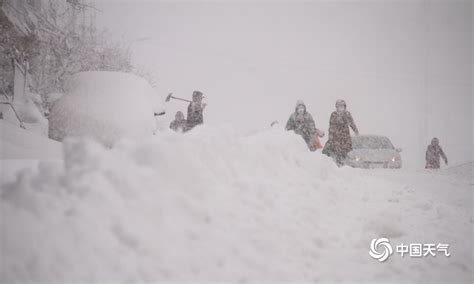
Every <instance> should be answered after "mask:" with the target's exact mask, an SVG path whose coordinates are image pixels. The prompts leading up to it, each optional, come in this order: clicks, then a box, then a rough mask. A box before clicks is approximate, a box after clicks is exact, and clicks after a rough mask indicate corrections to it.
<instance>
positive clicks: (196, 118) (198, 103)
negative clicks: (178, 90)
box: [186, 91, 206, 130]
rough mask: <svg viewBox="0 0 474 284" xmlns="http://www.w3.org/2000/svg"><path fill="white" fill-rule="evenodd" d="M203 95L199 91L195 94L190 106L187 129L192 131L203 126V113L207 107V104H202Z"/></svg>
mask: <svg viewBox="0 0 474 284" xmlns="http://www.w3.org/2000/svg"><path fill="white" fill-rule="evenodd" d="M203 97H204V96H203V95H202V93H201V92H199V91H194V92H193V101H192V102H191V103H189V106H188V117H187V119H186V120H187V128H188V130H191V129H192V128H194V127H195V126H196V125H199V124H203V123H204V118H203V112H204V108H205V107H206V104H205V103H202V99H203Z"/></svg>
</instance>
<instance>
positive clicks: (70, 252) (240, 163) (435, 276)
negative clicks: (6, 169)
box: [0, 126, 473, 283]
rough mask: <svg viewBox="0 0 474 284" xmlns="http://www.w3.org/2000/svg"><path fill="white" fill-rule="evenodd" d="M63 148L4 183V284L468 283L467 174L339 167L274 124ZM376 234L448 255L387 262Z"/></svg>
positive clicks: (0, 208) (0, 204)
mask: <svg viewBox="0 0 474 284" xmlns="http://www.w3.org/2000/svg"><path fill="white" fill-rule="evenodd" d="M64 144H65V147H64V153H65V156H64V159H65V160H64V168H61V169H60V170H58V169H57V168H54V167H50V166H49V165H47V164H40V165H39V167H38V168H37V169H36V170H35V171H23V172H21V173H20V174H19V176H18V178H17V180H16V181H15V182H13V183H10V184H6V185H3V186H2V188H1V191H0V216H1V226H2V227H1V231H2V234H3V236H2V242H0V251H1V252H2V261H1V262H0V268H1V269H0V271H1V272H2V274H1V279H2V281H3V282H5V283H12V282H22V283H28V282H49V283H52V282H56V283H58V282H60V283H73V282H74V283H76V282H83V283H91V282H100V283H112V282H113V283H125V282H127V283H132V282H135V283H136V282H149V281H152V282H153V281H165V282H171V281H175V282H178V281H193V282H197V281H200V282H203V281H219V282H224V281H234V282H236V281H244V282H245V281H251V282H262V281H265V282H277V281H278V282H282V281H283V282H289V281H291V282H295V281H317V282H335V281H343V280H345V281H348V280H350V281H351V282H360V283H366V282H368V281H369V280H370V281H376V282H382V281H383V282H394V283H400V281H401V280H404V281H407V280H412V281H415V282H424V283H427V282H433V281H435V280H436V281H441V282H447V281H448V280H457V282H466V283H468V281H469V279H470V277H471V273H472V254H471V251H472V235H471V228H472V223H473V219H472V206H471V203H470V202H469V200H470V199H469V198H470V194H471V189H470V187H469V181H468V180H470V179H458V178H456V177H450V176H446V175H442V174H439V173H436V172H418V173H410V172H404V171H396V172H392V171H378V170H374V171H364V170H359V169H351V168H341V169H339V168H337V167H335V165H334V163H333V162H332V161H330V160H329V159H328V158H326V157H325V156H322V155H321V154H320V153H310V152H309V151H308V150H307V147H306V145H305V143H304V141H303V140H302V139H301V138H300V137H298V136H296V135H294V134H292V133H288V132H284V131H281V130H278V129H271V130H268V131H265V132H261V133H257V134H254V135H250V136H248V137H244V136H240V135H238V134H237V133H235V132H233V131H232V130H228V129H213V128H208V127H206V126H203V127H199V128H196V129H195V130H193V131H192V132H190V133H188V134H187V135H180V134H176V133H173V132H168V131H166V132H164V133H162V135H159V136H154V137H150V138H148V139H144V140H143V141H141V142H139V143H137V142H132V141H131V140H129V141H122V142H120V143H118V144H117V145H115V146H114V147H113V148H112V149H106V148H104V146H102V145H100V144H97V143H96V142H93V141H90V140H66V141H65V142H64ZM471 174H472V168H471ZM440 193H444V194H442V195H441V196H439V195H440ZM381 236H384V237H388V238H390V239H391V240H392V241H394V242H402V241H403V242H428V241H431V242H447V243H450V244H451V246H452V247H451V252H452V257H450V258H446V257H438V258H428V259H410V258H401V257H393V258H392V259H390V260H389V261H388V262H386V263H383V264H381V263H378V262H377V261H375V260H374V259H371V258H370V257H369V255H368V250H369V244H370V241H371V239H372V238H377V237H381ZM455 282H456V281H455Z"/></svg>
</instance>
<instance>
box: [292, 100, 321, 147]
mask: <svg viewBox="0 0 474 284" xmlns="http://www.w3.org/2000/svg"><path fill="white" fill-rule="evenodd" d="M286 130H293V131H294V132H295V133H296V134H298V135H301V137H303V139H304V141H305V142H306V144H307V145H308V148H309V149H310V150H311V151H316V149H317V148H316V143H315V139H316V136H318V137H323V136H324V132H323V131H321V130H319V129H317V128H316V126H315V124H314V120H313V117H312V116H311V114H310V113H309V112H307V111H306V105H305V104H304V102H303V101H297V102H296V107H295V112H294V113H292V114H291V116H290V118H289V119H288V122H287V123H286Z"/></svg>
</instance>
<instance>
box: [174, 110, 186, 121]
mask: <svg viewBox="0 0 474 284" xmlns="http://www.w3.org/2000/svg"><path fill="white" fill-rule="evenodd" d="M174 118H175V119H176V120H178V119H184V114H183V112H182V111H177V112H176V114H175V115H174Z"/></svg>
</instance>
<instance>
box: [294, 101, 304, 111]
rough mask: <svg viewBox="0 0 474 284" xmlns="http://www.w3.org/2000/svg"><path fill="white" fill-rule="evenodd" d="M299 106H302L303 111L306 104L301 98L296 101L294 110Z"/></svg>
mask: <svg viewBox="0 0 474 284" xmlns="http://www.w3.org/2000/svg"><path fill="white" fill-rule="evenodd" d="M300 106H301V107H303V108H304V111H306V105H305V104H304V102H303V101H302V100H297V101H296V106H295V111H298V108H299V107H300Z"/></svg>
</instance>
